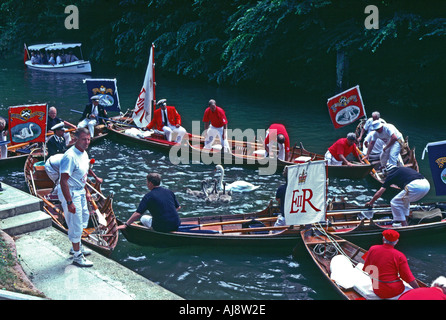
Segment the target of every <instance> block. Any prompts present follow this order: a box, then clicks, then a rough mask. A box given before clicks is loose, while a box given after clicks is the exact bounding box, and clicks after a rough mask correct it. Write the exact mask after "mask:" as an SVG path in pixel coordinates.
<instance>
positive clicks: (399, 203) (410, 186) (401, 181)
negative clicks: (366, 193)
mask: <svg viewBox="0 0 446 320" xmlns="http://www.w3.org/2000/svg"><path fill="white" fill-rule="evenodd" d="M385 172H386V174H387V175H386V180H385V181H384V183H383V185H382V187H381V188H380V189H379V190H378V191H377V192H376V193H375V195H374V196H373V198H372V200H370V201H369V202H367V203H366V204H365V205H366V206H372V205H373V203H374V202H375V201H376V200H377V199H378V198H379V197H381V195H382V194H383V193H384V191H386V189H387V188H389V187H390V186H391V185H392V184H394V185H397V186H398V187H399V188H400V189H401V192H399V193H398V194H397V195H396V196H395V197H394V198H393V199H392V200H391V201H390V206H391V208H392V215H393V221H394V226H398V225H399V224H401V226H407V218H406V217H408V216H409V212H410V203H411V202H415V201H418V200H420V199H421V198H423V197H424V196H425V195H426V194H427V193H428V192H429V190H430V184H429V181H427V179H426V178H425V177H423V175H422V174H420V173H419V172H418V171H415V170H414V169H412V168H406V167H396V166H394V165H392V164H388V165H387V166H386V169H385Z"/></svg>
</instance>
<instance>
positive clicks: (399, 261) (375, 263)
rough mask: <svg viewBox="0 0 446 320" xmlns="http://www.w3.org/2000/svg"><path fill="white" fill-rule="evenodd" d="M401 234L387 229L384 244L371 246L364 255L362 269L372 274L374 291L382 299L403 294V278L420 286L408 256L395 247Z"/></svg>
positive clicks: (413, 286) (384, 233)
mask: <svg viewBox="0 0 446 320" xmlns="http://www.w3.org/2000/svg"><path fill="white" fill-rule="evenodd" d="M399 236H400V235H399V233H398V232H397V231H395V230H392V229H388V230H385V231H384V232H383V244H382V245H374V246H372V247H370V249H369V251H367V252H366V253H365V254H364V256H363V257H362V258H363V259H364V260H365V262H364V267H363V268H362V269H363V270H364V271H365V272H367V273H369V274H370V277H371V278H372V284H373V292H374V293H375V294H376V295H377V296H378V297H380V298H381V299H388V298H393V297H396V296H398V295H400V294H402V293H403V292H404V290H405V286H404V283H403V280H404V281H405V282H407V283H408V284H409V285H410V286H411V287H412V288H418V283H417V281H416V280H415V277H414V276H413V274H412V272H411V271H410V268H409V263H408V262H407V258H406V256H405V255H404V254H403V253H402V252H401V251H398V250H396V249H395V245H396V244H397V243H398V239H399Z"/></svg>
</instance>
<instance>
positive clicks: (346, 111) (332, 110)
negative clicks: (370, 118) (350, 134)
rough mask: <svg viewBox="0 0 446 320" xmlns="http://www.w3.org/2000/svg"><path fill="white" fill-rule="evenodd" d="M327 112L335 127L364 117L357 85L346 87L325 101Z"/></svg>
mask: <svg viewBox="0 0 446 320" xmlns="http://www.w3.org/2000/svg"><path fill="white" fill-rule="evenodd" d="M327 106H328V112H329V114H330V118H331V121H332V122H333V125H334V127H335V129H338V128H341V127H343V126H346V125H348V124H351V123H353V122H355V121H356V120H358V119H360V118H362V117H365V108H364V104H363V103H362V97H361V92H360V91H359V86H356V87H353V88H351V89H348V90H346V91H344V92H342V93H340V94H338V95H336V96H334V97H331V98H330V99H328V101H327Z"/></svg>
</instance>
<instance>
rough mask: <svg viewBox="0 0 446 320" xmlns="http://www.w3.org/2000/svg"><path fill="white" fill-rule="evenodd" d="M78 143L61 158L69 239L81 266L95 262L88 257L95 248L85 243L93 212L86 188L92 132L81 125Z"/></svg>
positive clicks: (61, 196) (61, 195)
mask: <svg viewBox="0 0 446 320" xmlns="http://www.w3.org/2000/svg"><path fill="white" fill-rule="evenodd" d="M75 135H76V138H77V140H76V144H75V145H74V146H72V147H71V148H70V149H68V150H67V151H66V152H65V153H64V156H63V157H62V159H61V161H60V188H59V191H58V197H59V200H60V201H61V203H62V208H63V212H65V220H66V222H67V225H68V239H70V241H71V243H72V246H73V247H72V251H70V253H72V254H73V255H74V257H73V264H75V265H77V266H80V267H91V266H93V263H92V262H90V261H88V260H87V259H85V255H88V254H91V251H90V250H88V249H87V248H84V247H83V246H82V245H81V237H82V232H83V229H84V228H86V227H87V225H88V220H89V216H90V212H89V210H88V205H87V203H88V201H89V200H90V199H89V198H90V197H91V196H90V193H88V192H86V182H87V174H88V172H89V170H90V160H89V158H88V154H87V152H86V150H87V148H88V146H89V145H90V140H91V139H90V134H89V132H88V130H87V129H85V128H79V129H78V130H77V131H76V133H75Z"/></svg>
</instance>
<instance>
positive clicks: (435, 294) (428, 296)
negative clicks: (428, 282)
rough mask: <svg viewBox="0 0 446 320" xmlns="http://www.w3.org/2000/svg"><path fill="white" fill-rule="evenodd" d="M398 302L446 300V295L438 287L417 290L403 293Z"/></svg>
mask: <svg viewBox="0 0 446 320" xmlns="http://www.w3.org/2000/svg"><path fill="white" fill-rule="evenodd" d="M398 300H446V294H444V293H443V290H441V289H440V288H436V287H429V288H416V289H412V290H409V291H407V292H405V293H403V294H402V295H401V297H399V299H398Z"/></svg>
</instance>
